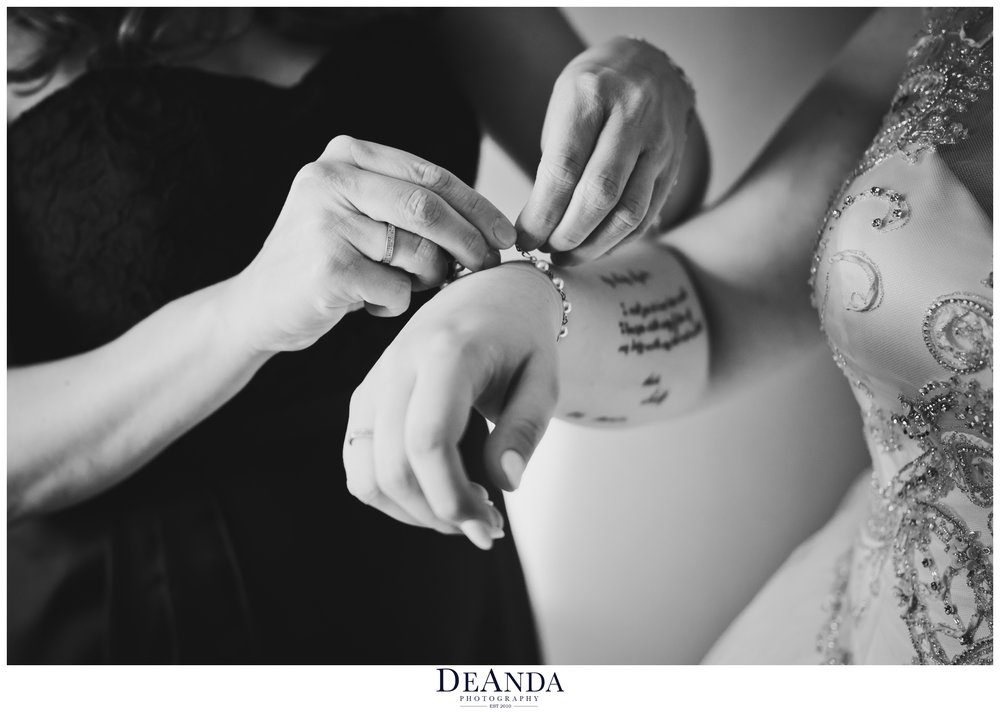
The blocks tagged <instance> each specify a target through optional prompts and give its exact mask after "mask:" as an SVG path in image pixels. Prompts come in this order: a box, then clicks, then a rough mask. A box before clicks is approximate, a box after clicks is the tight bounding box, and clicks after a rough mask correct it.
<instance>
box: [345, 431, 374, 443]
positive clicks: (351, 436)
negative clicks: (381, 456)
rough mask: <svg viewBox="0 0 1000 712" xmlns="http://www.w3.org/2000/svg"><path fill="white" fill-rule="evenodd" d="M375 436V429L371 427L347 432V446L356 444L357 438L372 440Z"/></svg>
mask: <svg viewBox="0 0 1000 712" xmlns="http://www.w3.org/2000/svg"><path fill="white" fill-rule="evenodd" d="M374 436H375V431H374V430H372V429H371V428H359V429H357V430H351V431H348V433H347V446H348V447H350V446H351V445H353V444H354V441H355V440H371V439H372V438H373V437H374Z"/></svg>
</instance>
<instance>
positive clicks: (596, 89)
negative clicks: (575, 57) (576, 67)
mask: <svg viewBox="0 0 1000 712" xmlns="http://www.w3.org/2000/svg"><path fill="white" fill-rule="evenodd" d="M606 85H607V80H606V79H605V75H604V73H603V72H600V71H597V70H593V69H587V70H584V71H582V72H579V73H577V75H576V76H575V77H574V78H573V87H574V88H575V89H576V92H577V94H578V95H579V96H580V97H582V98H583V99H585V100H589V101H591V102H593V103H595V104H596V103H598V102H599V101H600V98H601V95H602V93H603V91H604V89H605V87H606Z"/></svg>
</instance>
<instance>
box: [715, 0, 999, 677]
mask: <svg viewBox="0 0 1000 712" xmlns="http://www.w3.org/2000/svg"><path fill="white" fill-rule="evenodd" d="M925 19H926V24H925V27H924V28H923V30H922V32H921V35H920V36H919V39H918V40H917V42H916V44H915V45H914V46H913V48H912V49H911V50H910V53H909V63H908V65H907V69H906V71H905V73H904V75H903V78H902V80H901V82H900V84H899V88H898V90H897V92H896V95H895V97H894V98H893V102H892V106H891V107H890V110H889V113H888V114H887V116H886V117H885V119H884V120H883V123H882V127H881V129H880V131H879V132H878V134H877V135H876V137H875V139H874V140H873V141H872V143H871V146H870V147H869V148H868V150H867V151H866V152H865V154H864V156H863V158H862V160H861V163H860V165H859V166H858V168H857V169H856V170H855V171H854V172H853V173H852V174H851V175H850V177H849V178H848V179H847V180H846V181H845V183H844V185H843V187H842V189H841V190H840V191H839V193H838V195H837V197H836V198H835V200H834V201H833V202H832V204H831V207H830V209H829V211H828V212H827V214H826V217H825V219H824V221H823V224H822V226H821V228H820V231H819V237H818V242H817V244H816V250H815V254H814V258H813V259H814V261H813V265H812V270H811V272H812V274H811V284H812V287H813V299H814V303H815V306H816V308H817V310H818V312H819V318H820V324H821V326H822V328H823V330H824V331H825V333H826V335H827V337H828V340H829V343H830V347H831V349H832V350H833V356H834V360H835V361H836V362H837V364H838V366H840V368H841V370H842V371H843V372H844V375H845V376H846V377H847V379H848V381H849V382H850V385H851V389H852V390H853V392H854V395H855V397H856V398H857V401H858V404H859V406H860V407H861V411H862V414H863V417H864V423H865V431H866V432H865V438H866V441H867V445H868V448H869V450H870V452H871V456H872V468H871V470H870V471H868V472H866V473H864V474H863V475H862V477H861V478H860V479H859V481H858V482H857V483H856V484H855V485H854V487H853V488H852V490H851V491H850V492H849V493H848V495H847V497H846V498H845V499H844V502H843V503H842V504H841V506H840V508H839V509H838V511H837V513H836V514H835V515H834V517H833V518H832V519H831V521H830V522H829V523H828V524H827V525H826V526H825V527H824V528H823V529H821V530H820V531H819V532H818V533H817V534H815V535H814V536H813V537H812V538H811V539H810V540H808V541H807V542H806V543H805V544H803V545H802V546H800V547H799V548H798V549H797V550H796V551H795V552H794V553H793V554H792V556H791V557H790V558H789V560H788V561H787V562H786V563H785V564H784V565H783V566H782V568H781V569H780V570H779V571H778V572H777V573H776V574H775V575H774V577H773V578H772V579H771V581H770V582H769V583H768V584H767V586H766V587H765V588H764V589H763V590H762V591H761V592H760V593H759V594H758V596H757V597H756V598H755V599H754V601H753V602H751V604H750V606H749V607H748V608H747V609H746V610H745V611H744V613H743V614H742V615H741V616H740V617H739V618H737V620H736V621H735V623H734V624H733V625H732V626H731V627H730V629H729V631H727V633H726V634H725V635H724V636H723V637H722V639H721V640H720V641H719V642H718V643H717V644H716V645H715V647H714V648H713V650H712V651H711V652H710V653H709V655H708V657H707V658H706V662H708V663H740V664H745V663H793V662H801V663H809V662H816V663H818V662H828V663H889V664H898V663H907V662H914V663H933V664H954V663H986V664H989V663H992V660H993V352H992V343H993V302H992V294H993V272H992V229H993V224H992V220H993V206H992V187H993V181H992V160H993V134H992V119H993V92H992V77H993V65H992V11H991V10H988V9H972V10H955V9H948V10H942V11H934V12H930V13H928V14H927V15H926V18H925Z"/></svg>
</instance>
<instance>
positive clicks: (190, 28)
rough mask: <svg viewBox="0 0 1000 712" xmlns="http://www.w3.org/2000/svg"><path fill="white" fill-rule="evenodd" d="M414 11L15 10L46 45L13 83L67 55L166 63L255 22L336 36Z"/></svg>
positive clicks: (48, 71) (33, 78)
mask: <svg viewBox="0 0 1000 712" xmlns="http://www.w3.org/2000/svg"><path fill="white" fill-rule="evenodd" d="M413 12H415V11H414V10H413V9H412V8H373V7H358V8H256V9H246V8H224V7H214V8H213V7H207V8H199V7H187V8H163V7H61V8H56V7H46V8H28V7H8V8H7V22H8V24H10V23H13V24H15V25H17V26H18V27H20V28H21V29H23V30H25V31H27V32H29V33H31V34H32V35H34V36H35V37H36V38H37V39H38V49H37V50H36V51H35V52H34V53H33V54H32V55H31V56H30V57H28V58H27V59H26V60H25V61H24V62H22V63H21V64H20V65H19V66H16V67H8V69H7V82H8V83H9V84H24V83H31V82H39V83H40V84H44V82H45V81H46V80H47V79H48V78H49V77H51V76H52V73H53V72H54V71H55V69H56V67H58V66H59V63H60V62H61V61H62V60H63V59H64V58H65V57H67V56H70V55H76V54H79V55H80V56H82V57H83V59H84V61H85V62H86V64H87V66H88V67H93V66H96V65H100V64H115V63H162V62H167V61H170V60H172V59H177V58H179V57H184V56H196V55H197V54H199V53H202V52H207V51H209V50H211V49H212V48H213V47H215V46H216V45H218V44H219V43H221V42H224V41H226V40H229V39H232V38H234V37H237V36H239V35H240V34H242V33H243V32H244V31H246V29H247V28H248V27H249V26H250V23H251V22H252V21H253V20H254V19H258V20H260V21H261V22H262V23H264V24H266V25H268V26H269V27H271V28H272V29H273V30H274V31H276V32H278V33H280V34H282V35H285V36H288V37H290V38H293V39H299V40H306V41H324V40H329V39H330V36H331V31H332V30H334V29H343V28H344V27H345V26H352V25H356V24H360V23H363V22H367V21H369V20H372V19H375V18H378V17H382V16H385V15H407V14H413Z"/></svg>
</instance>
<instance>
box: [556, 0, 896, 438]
mask: <svg viewBox="0 0 1000 712" xmlns="http://www.w3.org/2000/svg"><path fill="white" fill-rule="evenodd" d="M912 20H913V17H912V13H907V12H905V11H899V12H896V11H894V12H887V13H881V14H880V15H878V16H876V17H874V18H872V20H871V21H870V22H869V23H868V25H866V26H865V27H864V28H863V29H862V31H861V32H859V33H858V35H857V36H856V37H855V38H854V39H852V41H851V43H850V44H849V45H848V46H847V47H846V48H845V50H844V52H843V53H842V55H841V56H840V58H839V59H838V60H837V61H836V62H835V63H834V64H833V66H832V67H831V68H830V70H829V71H828V73H827V75H826V76H825V77H824V78H823V80H822V81H820V82H819V83H818V84H817V86H816V87H815V88H814V89H813V90H812V91H811V92H810V93H809V95H808V96H807V97H806V98H805V99H804V100H803V102H802V103H801V104H800V105H799V106H798V107H797V108H796V110H795V111H794V113H793V114H792V115H791V116H790V117H789V119H788V120H787V121H786V122H785V124H784V125H783V126H782V127H781V129H780V130H779V131H778V132H777V133H776V135H775V136H774V138H773V139H772V140H771V141H770V142H769V143H768V145H767V146H766V147H765V149H764V150H763V151H762V153H761V155H760V157H759V158H758V160H757V161H756V162H755V163H754V165H753V166H752V167H751V168H750V170H749V171H748V173H747V174H746V176H745V177H744V178H743V179H742V180H741V181H739V183H738V184H737V185H736V187H735V188H734V189H733V190H732V191H730V193H729V195H728V196H727V197H726V198H725V199H724V200H723V201H722V202H720V203H719V204H718V205H717V206H715V207H713V208H712V209H711V210H710V211H707V212H705V213H703V214H702V215H699V216H698V217H696V218H695V219H693V220H691V221H689V222H687V223H685V224H684V225H682V226H681V227H679V228H677V229H676V230H674V231H672V232H670V233H667V234H666V235H664V236H661V237H660V238H659V239H660V241H661V242H662V243H663V244H664V245H669V246H670V247H671V248H672V249H673V250H675V252H674V253H670V252H666V251H663V252H661V250H663V249H664V248H662V247H660V248H658V247H655V246H653V245H644V246H641V247H640V248H636V247H629V248H626V249H623V250H621V251H620V252H618V253H616V254H615V255H614V257H612V258H610V259H605V260H600V261H598V262H596V263H594V264H593V265H585V266H582V267H572V268H565V269H560V270H559V274H560V276H561V277H563V279H564V280H565V281H566V284H567V294H568V295H569V297H570V299H571V300H572V301H573V304H574V310H573V313H572V316H571V321H572V323H573V325H572V326H571V329H570V333H571V337H572V336H576V337H577V342H576V343H575V344H572V347H571V342H569V341H567V343H565V344H562V345H561V346H562V347H563V348H562V349H561V351H560V358H561V360H562V364H563V365H562V367H561V369H560V373H561V374H562V376H561V377H562V383H561V392H562V393H564V394H573V395H574V397H576V396H579V397H580V398H581V399H580V400H579V401H577V402H575V403H570V402H569V401H568V400H565V399H564V400H562V401H561V402H560V413H561V414H563V415H565V414H567V413H572V412H582V413H586V414H589V413H590V412H591V410H592V409H593V408H595V407H598V406H601V405H603V404H605V403H607V404H612V403H613V404H615V405H616V407H618V408H620V412H616V413H610V412H609V413H602V414H601V415H610V416H612V417H619V418H620V417H626V418H628V417H630V416H629V411H627V410H626V409H627V407H628V406H629V404H630V403H634V402H635V401H636V396H635V392H634V389H635V388H636V386H637V383H638V382H644V379H646V378H647V376H650V375H653V379H651V380H655V376H656V374H659V373H660V371H667V372H668V373H666V374H661V375H665V376H667V377H666V378H661V382H663V383H665V384H666V385H667V386H668V388H673V389H674V390H673V391H672V392H673V393H676V394H677V395H678V396H680V395H681V394H682V393H684V391H677V390H676V389H677V387H678V386H677V383H678V382H679V383H681V384H683V385H684V387H689V386H691V385H692V384H696V383H706V384H707V386H708V388H707V389H706V391H705V392H704V393H703V394H702V396H703V398H702V399H701V401H700V402H706V401H707V399H708V398H709V397H714V396H715V395H717V394H725V393H729V392H731V391H732V390H733V389H734V388H739V387H741V386H742V385H744V384H747V383H752V382H754V381H756V380H758V379H759V378H761V377H765V376H767V375H768V374H769V373H773V372H774V371H775V369H776V368H780V367H781V364H782V363H784V362H785V360H786V359H787V358H788V357H789V355H794V354H797V353H802V352H803V351H804V350H808V349H810V348H812V347H816V346H819V345H820V344H821V343H822V340H821V339H822V336H821V333H820V331H819V329H818V327H817V324H816V317H815V313H814V312H813V310H812V307H811V305H810V303H809V291H808V284H807V278H808V274H809V265H810V260H811V258H812V248H813V245H814V243H815V231H816V229H817V227H818V226H819V224H820V220H821V218H822V214H823V210H824V209H825V208H826V206H827V201H828V200H829V198H830V196H831V194H832V193H833V192H834V191H835V189H836V188H837V186H838V185H839V184H840V182H841V180H842V179H843V178H844V176H846V175H847V174H848V173H849V172H850V170H851V168H852V167H853V166H854V165H855V164H856V162H857V161H858V159H859V156H860V154H861V152H862V151H863V150H864V148H865V146H866V145H867V143H868V141H869V140H870V138H871V136H873V135H874V133H875V131H876V129H877V127H878V122H879V120H880V118H881V115H882V112H883V111H884V110H885V107H886V106H887V105H888V102H889V98H890V97H891V95H892V90H893V87H894V86H895V83H896V80H897V78H898V76H899V73H900V71H901V69H902V67H901V62H900V60H898V59H896V57H897V56H902V55H903V48H904V47H905V45H906V43H907V41H908V39H909V37H910V35H911V34H912V29H913V24H912ZM678 257H680V261H678ZM611 273H617V274H620V275H626V276H628V275H633V274H635V275H645V274H646V273H648V276H644V277H643V280H644V282H643V284H642V285H623V284H616V286H614V287H612V286H611V285H610V284H607V283H605V282H603V281H602V279H601V278H602V277H608V276H609V274H611ZM633 281H634V280H633ZM682 288H683V289H685V290H686V292H689V293H691V294H692V295H694V294H697V295H698V297H699V298H700V307H698V311H697V312H693V313H694V314H697V318H698V320H699V323H700V324H701V325H702V327H703V328H702V332H701V336H702V337H704V338H705V342H704V343H703V344H699V348H698V349H695V348H686V349H684V348H681V349H678V350H677V351H676V353H664V354H652V355H647V356H648V357H647V356H644V357H643V358H641V359H640V358H631V355H634V351H631V347H627V348H625V351H623V353H629V354H630V357H629V358H620V359H616V358H611V359H608V358H603V357H602V358H601V360H599V361H593V362H592V366H590V365H588V364H589V363H591V361H590V359H591V357H592V356H593V357H595V358H596V357H597V356H598V355H606V353H607V347H608V346H611V345H612V344H613V345H614V348H615V349H620V348H623V347H626V344H624V343H623V337H624V336H626V334H624V333H618V332H619V331H621V330H626V331H634V330H636V329H640V330H641V329H644V328H645V329H647V330H648V326H649V325H648V324H640V323H635V322H630V321H623V323H622V324H619V320H620V319H619V317H620V316H621V314H620V312H619V313H618V314H616V313H615V311H614V309H613V307H619V308H620V306H621V304H622V302H625V301H626V300H624V299H623V298H622V297H623V295H625V294H628V297H629V299H630V300H632V301H631V302H629V303H632V304H633V305H634V304H635V303H636V302H637V301H639V300H642V299H645V300H647V301H651V302H655V301H656V300H661V301H662V300H665V299H667V298H668V296H669V295H671V294H677V293H678V292H679V291H680V290H681V289H682ZM639 303H640V306H641V302H639ZM577 306H579V308H577ZM631 335H632V334H629V336H631ZM647 338H648V337H647ZM605 341H606V342H607V344H605ZM639 343H641V341H639ZM708 343H710V345H711V350H710V352H709V351H708V348H707V345H708ZM641 348H644V347H641ZM616 353H617V351H616ZM695 353H700V354H702V355H704V357H705V359H706V361H705V362H704V363H699V362H698V361H697V359H695V358H693V356H694V354H695ZM682 355H684V356H690V357H692V358H682ZM657 359H659V361H658V360H657ZM576 360H579V363H580V365H579V366H578V367H571V364H572V363H574V362H575V361H576ZM639 364H642V367H641V368H638V369H637V370H638V372H639V373H635V372H633V367H636V366H638V365H639ZM647 364H649V365H653V364H656V365H658V366H659V368H660V371H657V370H656V369H652V368H650V369H649V373H641V372H642V371H644V370H646V368H645V366H646V365H647ZM706 371H707V373H708V374H709V378H708V381H707V382H706V381H705V380H704V375H705V373H706ZM595 379H601V380H604V379H607V383H608V386H609V387H608V388H607V389H606V390H605V389H603V388H602V387H600V386H598V387H597V388H594V387H592V386H591V382H592V381H594V380H595ZM637 379H639V380H638V381H637ZM640 392H644V391H640ZM667 400H670V398H669V397H668V399H667ZM687 400H688V399H687V398H686V397H684V398H680V397H679V398H677V399H676V402H675V406H676V407H677V408H679V407H681V406H683V404H684V403H685V402H686V401H687ZM677 408H656V409H654V408H645V409H642V408H633V409H632V411H631V412H632V413H634V414H635V417H638V418H639V419H640V422H641V421H644V420H647V419H648V417H646V416H649V417H662V416H664V415H666V414H670V413H672V412H674V411H675V410H676V409H677ZM622 422H626V421H622ZM627 422H631V420H629V421H627Z"/></svg>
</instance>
